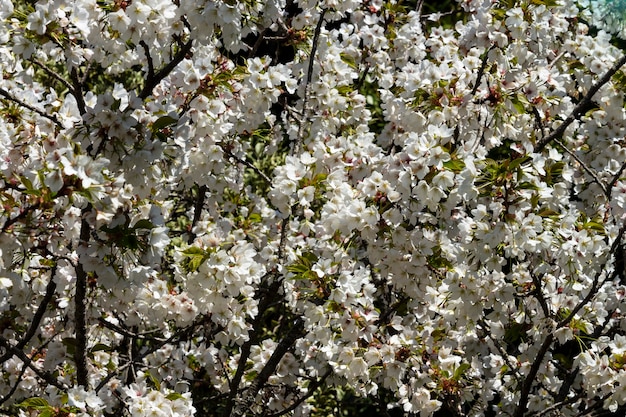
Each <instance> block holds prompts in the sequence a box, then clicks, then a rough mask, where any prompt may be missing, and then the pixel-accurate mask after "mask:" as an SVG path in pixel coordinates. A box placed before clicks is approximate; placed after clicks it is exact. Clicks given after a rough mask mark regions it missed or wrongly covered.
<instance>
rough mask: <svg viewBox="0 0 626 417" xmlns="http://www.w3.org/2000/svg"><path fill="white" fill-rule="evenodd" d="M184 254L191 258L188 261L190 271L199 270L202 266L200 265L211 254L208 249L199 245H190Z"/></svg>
mask: <svg viewBox="0 0 626 417" xmlns="http://www.w3.org/2000/svg"><path fill="white" fill-rule="evenodd" d="M182 254H183V255H184V256H186V257H187V258H189V260H188V263H187V269H188V270H189V271H197V270H198V268H200V265H202V263H203V262H204V261H206V260H207V259H208V258H209V256H210V255H209V253H208V252H207V251H205V250H204V249H202V248H199V247H197V246H190V247H188V248H187V249H185V250H184V251H182Z"/></svg>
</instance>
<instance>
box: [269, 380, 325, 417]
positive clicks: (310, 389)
mask: <svg viewBox="0 0 626 417" xmlns="http://www.w3.org/2000/svg"><path fill="white" fill-rule="evenodd" d="M330 374H331V372H330V371H327V372H326V373H325V374H324V375H322V376H321V377H320V378H319V379H318V380H317V381H314V382H312V383H311V384H310V385H309V386H308V387H307V392H306V394H304V395H303V396H302V397H300V398H298V399H297V400H295V401H294V402H293V403H292V404H291V405H290V406H289V407H287V408H285V409H284V410H282V411H279V412H278V413H274V414H269V415H268V416H266V417H280V416H284V415H285V414H288V413H291V412H292V411H293V410H295V409H296V408H298V407H299V406H300V405H301V404H302V403H303V402H304V401H306V400H307V398H311V397H312V396H313V394H315V391H317V389H318V388H319V387H321V386H322V384H323V383H324V381H325V380H326V378H328V377H329V376H330Z"/></svg>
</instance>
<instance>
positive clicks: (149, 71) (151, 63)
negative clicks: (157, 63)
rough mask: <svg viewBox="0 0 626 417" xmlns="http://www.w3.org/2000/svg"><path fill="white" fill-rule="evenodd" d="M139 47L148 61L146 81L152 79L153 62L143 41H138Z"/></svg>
mask: <svg viewBox="0 0 626 417" xmlns="http://www.w3.org/2000/svg"><path fill="white" fill-rule="evenodd" d="M139 45H141V47H142V48H143V51H144V53H145V54H146V60H147V61H148V79H151V78H154V62H153V61H152V56H150V48H149V47H148V44H147V43H146V42H145V41H144V40H141V41H139Z"/></svg>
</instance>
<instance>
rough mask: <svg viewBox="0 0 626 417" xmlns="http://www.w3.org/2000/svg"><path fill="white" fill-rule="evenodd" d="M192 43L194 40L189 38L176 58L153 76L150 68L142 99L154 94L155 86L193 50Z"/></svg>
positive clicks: (141, 95)
mask: <svg viewBox="0 0 626 417" xmlns="http://www.w3.org/2000/svg"><path fill="white" fill-rule="evenodd" d="M192 44H193V40H189V41H188V42H187V43H186V44H184V45H183V46H182V47H181V48H180V50H179V51H178V53H177V54H176V55H175V56H174V59H172V60H171V61H170V62H169V63H168V64H167V65H166V66H164V67H163V68H161V69H160V70H159V72H157V73H156V74H153V75H152V76H150V74H149V71H150V68H148V79H147V80H146V84H145V85H144V86H143V89H142V90H141V92H140V93H139V96H138V97H139V98H140V99H142V100H145V99H146V98H148V97H149V96H150V95H151V94H152V90H154V87H156V86H157V85H159V83H160V82H161V81H162V80H163V79H164V78H165V77H167V76H168V75H169V74H170V72H172V71H173V70H174V68H176V66H177V65H178V64H180V63H181V62H182V60H183V59H185V56H187V54H188V53H189V52H190V51H191V46H192ZM148 65H149V64H148ZM153 71H154V69H153Z"/></svg>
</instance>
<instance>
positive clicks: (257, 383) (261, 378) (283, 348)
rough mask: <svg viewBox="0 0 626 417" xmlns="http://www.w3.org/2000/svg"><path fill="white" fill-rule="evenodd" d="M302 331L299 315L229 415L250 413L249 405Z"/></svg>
mask: <svg viewBox="0 0 626 417" xmlns="http://www.w3.org/2000/svg"><path fill="white" fill-rule="evenodd" d="M303 331H304V321H303V320H302V318H301V317H298V318H296V320H295V323H294V324H293V327H292V328H291V330H289V333H287V335H286V336H285V337H284V338H283V339H282V340H281V341H280V342H279V343H278V346H276V349H275V350H274V352H273V353H272V356H271V357H270V358H269V360H268V361H267V363H266V364H265V366H264V367H263V369H262V370H261V372H259V374H258V375H257V377H256V379H255V380H254V382H252V385H251V386H250V387H249V388H248V390H247V391H246V393H245V394H244V396H243V398H241V399H239V400H238V401H236V406H235V408H234V410H233V411H232V412H231V413H230V416H231V417H243V416H245V415H250V407H251V406H252V405H253V404H254V402H255V399H256V396H257V394H258V393H259V391H260V390H261V388H263V386H264V385H265V383H266V382H267V380H268V379H269V378H270V376H272V374H273V373H274V371H275V370H276V367H277V366H278V363H279V362H280V361H281V359H282V358H283V356H284V355H285V353H287V351H288V350H289V349H291V348H292V347H293V345H294V343H295V342H296V340H298V339H299V338H300V337H301V336H302V333H303Z"/></svg>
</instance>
